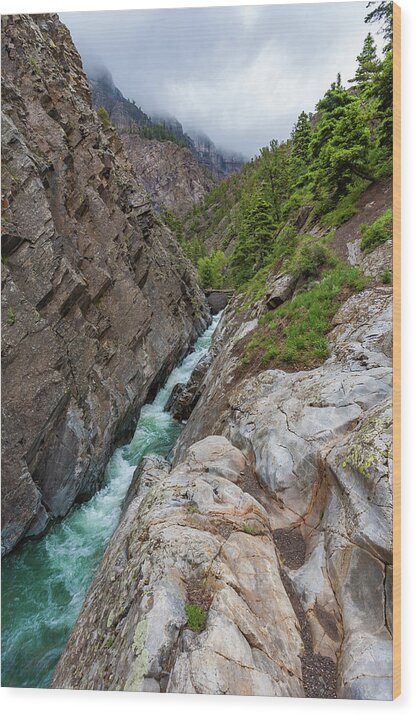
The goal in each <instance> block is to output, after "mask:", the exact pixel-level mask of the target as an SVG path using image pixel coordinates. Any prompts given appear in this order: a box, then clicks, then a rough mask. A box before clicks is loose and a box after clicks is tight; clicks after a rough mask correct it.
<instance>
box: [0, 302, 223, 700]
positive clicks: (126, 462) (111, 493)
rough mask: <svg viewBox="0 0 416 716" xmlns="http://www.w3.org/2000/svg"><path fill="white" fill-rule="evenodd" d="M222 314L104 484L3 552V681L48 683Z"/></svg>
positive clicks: (168, 440) (167, 439) (174, 426)
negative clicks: (148, 459)
mask: <svg viewBox="0 0 416 716" xmlns="http://www.w3.org/2000/svg"><path fill="white" fill-rule="evenodd" d="M220 317H221V314H218V315H216V316H214V320H213V322H212V323H211V325H210V326H209V328H208V329H207V330H206V331H205V333H204V334H203V335H202V336H201V337H200V338H199V339H198V340H197V342H196V344H195V346H194V350H193V351H192V353H189V355H187V356H186V358H185V359H184V360H183V362H182V363H181V365H180V366H178V367H177V368H175V369H174V370H173V371H172V373H171V374H170V376H169V378H168V380H167V382H166V384H165V385H164V386H163V388H161V389H160V390H159V392H158V394H157V395H156V397H155V399H154V401H153V403H151V404H147V405H144V406H143V408H142V410H141V414H140V418H139V421H138V424H137V428H136V431H135V433H134V436H133V438H132V440H131V442H130V443H129V444H128V445H125V446H124V447H121V448H118V449H117V450H116V451H115V452H114V454H113V456H112V458H111V460H110V462H109V464H108V466H107V469H106V475H105V482H104V486H103V487H102V489H101V490H100V491H99V492H97V493H96V494H95V495H94V496H93V497H92V498H91V499H90V500H89V501H88V502H86V503H84V504H83V505H81V506H77V507H75V508H74V509H73V510H72V511H71V512H70V513H69V514H68V515H67V517H66V518H65V519H64V520H63V521H62V522H60V523H57V524H55V525H54V526H53V527H52V529H51V530H50V531H49V532H48V534H47V535H46V536H45V537H44V538H43V539H41V540H39V541H37V542H29V543H27V544H25V545H24V546H23V547H21V548H20V549H18V550H16V552H14V553H13V554H12V555H10V556H9V557H7V558H6V559H4V560H3V566H2V686H25V687H35V686H36V687H43V688H45V687H47V686H48V684H49V683H50V680H51V677H52V674H53V670H54V668H55V666H56V663H57V661H58V659H59V656H60V654H61V653H62V651H63V649H64V647H65V644H66V641H67V639H68V636H69V632H70V630H71V628H72V626H73V624H74V622H75V619H76V618H77V615H78V613H79V610H80V608H81V606H82V602H83V600H84V597H85V594H86V591H87V589H88V587H89V585H90V583H91V580H92V578H93V575H94V572H95V570H96V569H97V566H98V565H99V563H100V560H101V558H102V556H103V553H104V550H105V547H106V546H107V544H108V541H109V539H110V537H111V535H112V534H113V532H114V530H115V528H116V526H117V523H118V520H119V516H120V511H121V504H122V502H123V499H124V496H125V494H126V492H127V490H128V487H129V485H130V482H131V479H132V476H133V473H134V470H135V468H136V466H137V465H138V463H139V462H140V460H141V459H142V457H144V455H148V454H149V453H155V454H157V455H162V456H166V455H167V454H168V452H169V451H170V450H171V448H172V447H173V445H174V443H175V441H176V439H177V438H178V436H179V434H180V432H181V430H182V429H183V425H181V424H180V423H178V422H176V421H174V420H173V419H172V416H171V415H170V413H167V412H165V410H164V406H165V405H166V402H167V400H168V398H169V396H170V394H171V392H172V389H173V387H174V386H175V385H176V384H177V383H186V382H187V381H188V379H189V378H190V376H191V373H192V371H193V369H194V368H195V366H196V365H197V363H198V362H199V360H200V359H201V358H202V357H203V356H204V354H205V353H206V352H207V351H208V348H209V346H210V344H211V340H212V335H213V333H214V330H215V328H216V326H217V324H218V322H219V320H220Z"/></svg>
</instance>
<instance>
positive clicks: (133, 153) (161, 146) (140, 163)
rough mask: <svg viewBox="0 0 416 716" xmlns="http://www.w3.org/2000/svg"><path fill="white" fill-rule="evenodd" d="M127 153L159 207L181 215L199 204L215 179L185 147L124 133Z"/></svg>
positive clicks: (150, 195) (123, 137)
mask: <svg viewBox="0 0 416 716" xmlns="http://www.w3.org/2000/svg"><path fill="white" fill-rule="evenodd" d="M121 136H122V142H123V145H124V148H125V150H126V153H127V155H128V157H129V159H130V161H131V163H132V165H133V167H134V169H135V171H136V173H137V174H138V175H139V176H140V177H141V179H142V181H143V184H144V186H145V188H146V191H147V192H148V194H149V197H150V199H151V201H152V204H153V206H154V207H155V208H156V210H158V211H162V210H165V209H167V210H169V211H174V212H175V214H176V215H179V216H181V215H183V214H185V213H186V212H188V211H190V210H191V209H192V208H193V207H194V206H195V204H198V203H199V202H200V201H201V200H202V199H203V197H204V195H205V194H206V193H207V192H208V191H209V190H210V189H212V187H213V186H214V184H215V181H214V179H213V177H212V175H210V174H209V172H207V171H205V170H204V168H203V167H202V166H201V164H200V163H199V161H198V159H197V158H196V157H195V155H194V154H193V153H192V152H191V150H190V149H187V148H186V147H180V146H178V145H177V144H175V143H174V142H170V141H166V142H159V141H158V140H157V139H146V138H144V137H141V136H140V135H139V134H134V133H124V134H122V135H121Z"/></svg>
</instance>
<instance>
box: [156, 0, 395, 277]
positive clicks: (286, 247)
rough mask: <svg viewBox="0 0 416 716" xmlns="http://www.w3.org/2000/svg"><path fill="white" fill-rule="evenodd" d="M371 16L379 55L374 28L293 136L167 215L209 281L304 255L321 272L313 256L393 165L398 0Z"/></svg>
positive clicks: (254, 273) (321, 259)
mask: <svg viewBox="0 0 416 716" xmlns="http://www.w3.org/2000/svg"><path fill="white" fill-rule="evenodd" d="M374 20H377V21H380V20H382V21H383V32H384V38H385V40H386V45H385V47H384V49H383V52H382V55H381V57H378V56H377V51H376V44H375V42H374V39H373V36H372V35H371V33H368V35H367V36H366V38H365V41H364V46H363V50H362V52H361V53H360V54H359V56H358V57H357V69H356V73H355V76H354V77H353V78H351V79H349V80H348V81H347V82H346V83H345V84H344V82H343V81H342V79H341V77H340V75H339V74H338V75H337V77H336V80H335V81H334V82H333V83H332V85H331V87H329V89H328V90H327V92H326V93H325V95H324V96H323V97H322V99H321V100H320V101H319V102H318V103H317V106H316V108H315V112H314V113H313V114H312V113H309V114H308V113H307V112H305V111H303V112H302V113H301V114H300V115H299V117H298V119H297V121H296V123H295V125H294V127H293V130H292V133H291V136H290V137H289V138H288V139H287V140H286V141H283V142H279V141H277V140H272V141H271V142H270V144H269V146H267V147H264V148H263V149H261V151H260V154H259V156H258V157H256V158H255V159H254V160H252V162H250V163H249V164H247V165H245V166H244V167H243V168H242V169H241V170H240V172H238V173H236V174H234V175H232V176H230V177H228V178H227V179H226V180H225V181H223V182H221V183H220V184H219V185H218V186H216V187H215V188H214V189H213V190H212V191H211V192H209V193H208V194H207V195H206V196H205V198H204V200H203V202H201V204H199V205H198V206H195V207H194V208H193V210H192V211H191V212H190V213H189V214H188V215H187V216H186V217H185V220H182V221H178V219H177V217H175V216H173V215H170V216H168V217H167V219H168V221H169V223H170V225H171V227H172V228H173V229H174V230H175V232H176V235H177V237H178V239H179V241H180V242H181V243H182V244H183V246H184V247H185V248H186V250H187V252H188V254H189V256H190V257H191V258H192V260H193V261H194V262H195V263H196V264H199V269H200V278H201V283H202V284H203V285H206V286H208V285H211V286H213V287H221V286H224V285H226V286H232V287H235V288H237V289H241V288H244V289H250V287H252V286H253V284H254V285H256V284H257V283H258V280H259V278H261V275H265V274H266V273H267V271H268V270H269V269H272V268H273V267H274V269H275V270H276V269H277V268H279V267H283V266H284V267H285V268H292V269H295V268H296V267H295V264H296V263H298V262H299V261H300V263H301V264H302V266H303V268H302V266H301V267H300V269H299V270H301V272H303V273H305V272H306V273H309V274H310V275H314V274H315V278H316V277H317V270H316V269H317V267H316V266H314V265H315V264H318V268H319V265H322V266H324V265H326V264H327V263H328V259H329V257H328V251H329V250H330V248H331V240H330V238H331V237H330V234H331V232H333V231H334V230H335V229H336V228H337V227H339V226H341V225H342V224H343V223H344V222H346V221H347V220H349V219H351V217H353V216H354V215H355V214H356V213H357V211H358V208H359V202H360V198H361V197H362V196H363V194H364V193H365V192H366V191H368V189H369V187H371V186H373V185H376V184H377V183H378V182H381V184H382V185H383V182H385V180H386V178H387V177H389V176H390V175H391V173H392V43H391V36H392V28H391V20H392V18H391V4H390V3H381V4H379V5H377V7H376V8H375V9H373V10H371V12H370V13H369V14H368V15H367V18H366V22H369V23H371V22H373V21H374ZM387 223H388V222H387ZM388 233H389V232H387V234H385V236H388ZM323 237H326V238H325V240H324V241H323ZM323 243H324V244H325V246H324V247H323V246H322V244H323ZM308 263H309V264H311V266H310V267H309V269H308V267H307V266H306V264H308ZM312 264H313V265H312ZM259 272H261V273H260V274H259ZM318 273H319V272H318Z"/></svg>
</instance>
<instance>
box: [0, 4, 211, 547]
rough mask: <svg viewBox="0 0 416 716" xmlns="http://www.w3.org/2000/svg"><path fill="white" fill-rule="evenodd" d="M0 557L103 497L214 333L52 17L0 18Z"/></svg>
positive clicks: (185, 265)
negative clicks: (191, 351) (178, 366)
mask: <svg viewBox="0 0 416 716" xmlns="http://www.w3.org/2000/svg"><path fill="white" fill-rule="evenodd" d="M2 24H3V31H2V109H3V115H2V161H3V164H2V167H3V172H2V188H3V198H2V206H3V238H2V257H3V264H2V309H3V310H2V323H3V325H2V333H3V354H2V358H3V396H2V398H3V401H2V407H3V420H2V428H3V472H2V478H3V479H2V489H3V501H2V510H3V511H2V518H3V519H2V521H3V547H4V550H5V551H9V550H10V549H12V548H13V547H14V546H15V545H16V544H17V543H18V542H19V541H20V540H21V539H23V538H25V537H30V536H35V535H38V534H41V533H42V532H43V531H44V530H45V529H46V528H47V526H48V525H49V524H50V522H51V520H53V519H55V518H58V517H61V516H63V515H64V514H66V512H67V511H68V510H69V508H70V507H71V505H72V504H73V503H74V501H75V500H80V499H84V498H85V497H87V496H88V495H90V494H91V493H92V492H93V491H94V490H95V489H96V487H97V486H98V485H99V484H100V481H101V480H102V477H103V471H104V468H105V465H106V463H107V461H108V458H109V456H110V455H111V452H112V450H113V449H114V446H115V444H116V443H118V442H119V441H120V440H122V439H123V440H124V439H126V438H127V436H128V435H129V434H130V433H131V430H132V427H133V425H134V422H135V420H136V418H137V415H138V412H139V409H140V406H141V405H142V404H143V403H144V401H145V400H146V398H147V397H148V396H149V395H151V394H152V393H153V392H154V391H155V389H156V387H157V386H158V385H159V384H160V382H161V381H163V380H164V378H165V377H166V375H167V374H168V373H169V372H170V370H171V369H172V367H173V366H174V364H175V363H177V361H178V360H179V359H180V358H181V357H182V356H183V355H184V354H185V353H186V351H187V350H188V347H189V345H190V343H191V342H192V341H193V340H194V339H195V338H196V336H197V334H198V332H200V331H202V330H203V328H204V327H205V325H206V323H207V320H208V311H207V309H206V306H205V301H204V297H203V296H202V294H201V292H200V290H199V289H198V287H197V284H196V281H195V275H194V270H193V268H192V266H191V264H190V263H189V262H188V261H187V259H186V258H185V257H184V255H183V254H182V252H181V250H180V248H179V247H178V245H177V244H176V242H175V240H174V239H173V237H172V235H171V233H170V232H169V230H168V229H167V228H166V227H165V226H164V225H163V224H161V222H160V221H159V220H158V219H156V218H155V217H154V216H153V214H152V212H151V207H150V203H149V199H148V197H147V195H146V192H145V189H144V187H143V185H142V184H141V183H140V181H139V180H138V179H137V177H136V176H135V175H134V173H133V171H132V167H131V165H130V163H129V161H128V159H127V157H126V155H125V153H124V150H123V146H122V143H121V141H120V140H119V138H118V137H117V135H116V133H115V132H114V130H113V129H112V128H111V127H109V128H105V127H104V126H103V125H102V123H101V122H100V121H99V120H98V119H97V116H96V114H95V112H94V111H93V110H92V107H91V95H90V89H89V86H88V83H87V80H86V77H85V75H84V72H83V69H82V66H81V61H80V58H79V55H78V53H77V51H76V49H75V47H74V45H73V43H72V41H71V38H70V35H69V33H68V31H67V30H66V28H65V27H64V25H62V24H61V23H60V22H59V19H58V17H57V16H53V15H36V16H23V15H21V16H5V17H3V18H2Z"/></svg>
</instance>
